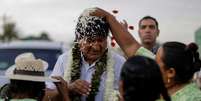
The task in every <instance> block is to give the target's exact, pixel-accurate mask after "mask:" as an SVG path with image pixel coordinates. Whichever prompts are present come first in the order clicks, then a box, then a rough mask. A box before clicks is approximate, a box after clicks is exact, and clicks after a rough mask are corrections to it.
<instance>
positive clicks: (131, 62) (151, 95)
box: [121, 56, 170, 101]
mask: <svg viewBox="0 0 201 101" xmlns="http://www.w3.org/2000/svg"><path fill="white" fill-rule="evenodd" d="M121 80H122V81H123V89H124V95H123V98H124V100H125V101H155V100H156V99H159V98H160V94H162V96H163V98H164V99H165V100H166V101H170V97H169V95H168V93H167V89H166V88H165V85H164V82H163V79H162V75H161V71H160V69H159V66H158V65H157V63H156V62H155V61H154V60H152V59H149V58H147V57H142V56H134V57H131V58H129V59H128V60H127V61H126V62H125V63H124V65H123V67H122V71H121Z"/></svg>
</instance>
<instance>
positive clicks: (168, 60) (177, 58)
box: [162, 42, 201, 83]
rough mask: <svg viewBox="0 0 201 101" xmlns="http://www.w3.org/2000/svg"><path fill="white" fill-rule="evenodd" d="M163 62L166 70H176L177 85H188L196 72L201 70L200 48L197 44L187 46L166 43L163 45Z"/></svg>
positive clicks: (178, 43) (179, 43)
mask: <svg viewBox="0 0 201 101" xmlns="http://www.w3.org/2000/svg"><path fill="white" fill-rule="evenodd" d="M162 49H163V56H162V61H163V62H164V64H165V68H166V69H169V68H174V69H175V71H176V76H175V78H174V81H175V83H187V82H189V80H191V78H192V77H193V75H194V73H195V72H196V71H199V70H200V67H201V60H200V59H199V53H198V51H197V50H198V46H197V45H196V44H195V43H191V44H189V45H185V44H183V43H181V42H166V43H164V44H163V45H162Z"/></svg>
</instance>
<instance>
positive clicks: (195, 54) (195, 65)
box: [186, 43, 201, 72]
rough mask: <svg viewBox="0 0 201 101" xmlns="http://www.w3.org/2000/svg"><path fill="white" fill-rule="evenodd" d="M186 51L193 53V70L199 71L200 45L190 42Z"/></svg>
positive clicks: (200, 62) (200, 63)
mask: <svg viewBox="0 0 201 101" xmlns="http://www.w3.org/2000/svg"><path fill="white" fill-rule="evenodd" d="M186 51H187V52H190V53H191V54H192V64H193V67H192V68H193V72H197V71H199V70H200V67H201V60H200V58H199V53H198V46H197V45H196V44H195V43H190V44H189V45H188V46H187V47H186Z"/></svg>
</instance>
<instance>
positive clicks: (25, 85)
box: [8, 79, 45, 101]
mask: <svg viewBox="0 0 201 101" xmlns="http://www.w3.org/2000/svg"><path fill="white" fill-rule="evenodd" d="M44 89H45V82H34V81H24V80H12V79H11V80H10V85H9V91H8V92H9V94H10V95H8V97H9V99H12V98H13V97H14V96H16V95H18V94H19V95H20V94H26V95H28V96H29V98H33V99H36V100H37V101H42V99H43V97H44V94H45V90H44Z"/></svg>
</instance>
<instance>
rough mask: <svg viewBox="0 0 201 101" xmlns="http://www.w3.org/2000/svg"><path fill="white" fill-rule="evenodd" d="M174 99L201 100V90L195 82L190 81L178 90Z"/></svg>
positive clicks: (184, 100) (183, 100) (178, 100)
mask: <svg viewBox="0 0 201 101" xmlns="http://www.w3.org/2000/svg"><path fill="white" fill-rule="evenodd" d="M172 99H173V100H175V101H201V91H200V89H199V88H198V87H197V86H196V85H195V84H194V83H190V84H188V85H186V86H185V87H184V88H182V89H181V90H179V91H177V92H176V93H175V94H174V95H173V96H172Z"/></svg>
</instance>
